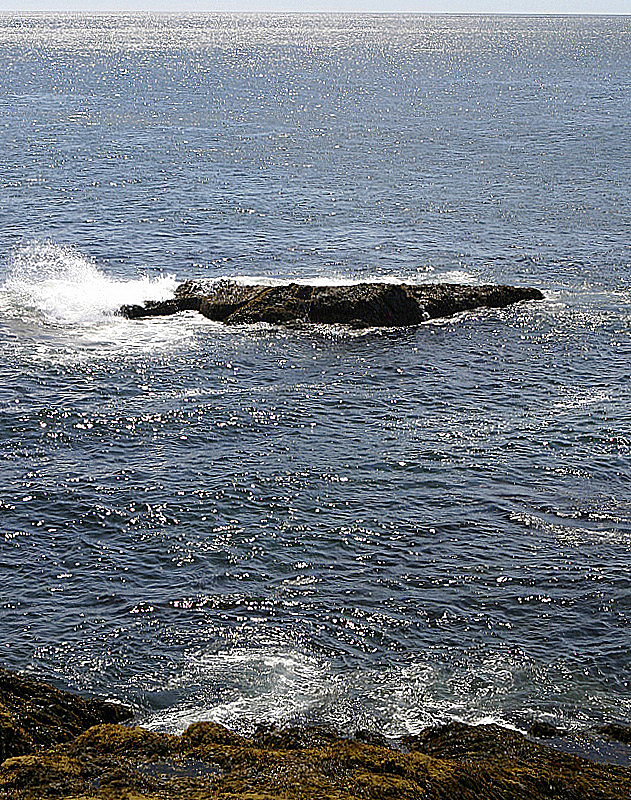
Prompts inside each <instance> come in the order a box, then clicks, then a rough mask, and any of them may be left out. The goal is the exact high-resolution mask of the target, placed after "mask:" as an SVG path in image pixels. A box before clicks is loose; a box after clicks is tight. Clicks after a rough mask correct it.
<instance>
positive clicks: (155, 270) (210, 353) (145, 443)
mask: <svg viewBox="0 0 631 800" xmlns="http://www.w3.org/2000/svg"><path fill="white" fill-rule="evenodd" d="M0 52H1V55H2V63H3V70H2V72H1V73H0V88H1V91H0V110H1V112H2V114H1V117H0V120H1V122H0V145H1V146H0V189H1V191H0V230H2V234H3V235H2V237H0V374H1V380H0V452H1V455H2V466H1V468H0V481H1V483H0V519H1V520H2V527H1V529H0V530H1V533H2V538H0V619H1V624H0V648H1V650H0V652H1V654H2V655H1V663H2V664H4V665H5V666H7V667H9V668H11V669H19V670H25V671H27V672H29V673H31V674H34V675H36V676H38V677H42V678H46V679H50V680H53V681H55V682H56V683H57V685H60V686H66V687H69V688H73V689H78V690H81V691H90V692H99V693H104V694H107V695H110V696H114V697H118V698H120V699H122V700H124V701H125V702H128V703H131V704H132V705H133V707H134V708H135V709H136V710H137V712H138V714H139V718H140V719H141V720H142V721H143V722H144V723H145V724H147V725H149V726H151V727H155V728H160V729H167V730H181V729H183V728H184V727H185V726H186V725H187V724H188V723H189V722H192V721H195V720H198V719H204V718H206V719H213V720H216V721H219V722H223V723H225V724H228V725H230V726H231V727H233V728H236V729H240V730H248V729H251V728H252V727H254V726H255V725H257V724H258V723H260V722H276V723H279V724H311V723H316V722H318V723H319V722H324V723H327V724H332V725H334V726H335V727H337V728H338V729H339V730H340V731H342V732H351V731H354V730H355V729H356V728H367V729H372V730H380V731H382V732H385V733H386V734H387V735H391V736H397V735H400V734H402V733H405V732H409V731H417V730H419V729H420V728H422V727H424V726H425V725H428V724H432V723H436V722H440V721H444V720H447V719H453V718H457V719H464V720H467V721H474V722H479V721H481V720H488V719H493V720H497V721H500V722H502V723H503V724H507V725H514V726H516V727H518V728H520V729H525V728H527V727H528V725H529V724H530V722H531V721H532V720H533V719H546V720H548V721H550V722H554V723H556V724H562V725H565V726H569V727H574V728H581V727H584V726H586V725H590V724H593V723H595V722H598V721H600V720H607V721H610V720H619V721H622V722H627V723H628V722H629V721H630V719H631V689H630V680H631V675H630V650H631V571H630V567H629V562H630V556H631V461H630V456H631V411H630V410H629V409H630V407H631V404H630V400H631V392H630V389H629V386H630V375H631V366H630V364H631V339H630V333H631V291H630V287H631V191H630V188H629V187H631V147H630V145H629V140H628V131H629V129H630V128H631V99H630V98H631V94H630V93H629V88H630V86H631V60H630V59H629V53H630V52H631V18H629V17H616V18H614V17H611V18H606V17H572V18H563V17H554V18H551V17H537V18H527V17H449V16H444V17H441V16H396V15H394V16H368V15H366V16H362V15H358V16H349V15H331V16H327V15H319V16H303V15H296V16H291V15H288V16H285V15H278V16H256V15H243V16H239V15H236V16H230V15H216V16H213V15H209V16H201V15H200V16H163V17H161V16H158V17H153V16H131V15H130V16H104V17H94V16H80V15H77V16H53V15H49V16H47V15H40V16H36V17H25V16H19V15H14V16H11V15H5V16H0ZM200 276H201V277H205V278H221V277H232V278H237V279H239V280H255V279H261V280H265V281H270V282H273V281H280V282H283V281H287V280H294V279H297V280H301V281H317V282H324V283H326V282H338V283H339V282H342V283H343V282H348V281H357V280H393V281H395V280H396V281H400V280H405V281H411V282H415V283H418V282H424V281H435V280H452V281H461V282H468V283H484V282H511V283H517V284H523V285H533V286H537V287H539V288H540V289H541V290H542V291H543V292H544V294H545V300H544V301H543V302H539V303H528V304H521V305H518V306H515V307H512V308H509V309H505V310H482V311H476V312H472V313H467V314H463V315H460V316H458V317H456V318H453V319H449V320H443V321H434V322H430V323H427V324H424V325H421V326H419V327H416V328H412V329H406V330H400V329H397V330H368V331H359V332H358V331H351V330H347V329H345V328H343V327H339V328H338V327H332V328H326V327H317V326H303V327H300V326H299V327H296V328H291V329H283V328H278V329H276V328H273V327H270V326H265V325H261V326H243V327H236V328H227V327H223V326H221V325H219V324H215V323H212V322H210V321H208V320H205V319H203V318H202V317H201V316H199V315H196V314H193V313H185V314H182V315H178V316H176V317H170V318H162V319H150V320H144V321H128V320H124V319H122V318H120V317H117V316H116V315H115V311H116V309H117V308H118V307H119V306H120V305H121V304H123V303H129V302H141V301H142V300H144V299H149V298H152V299H160V298H165V297H169V296H170V295H171V293H172V292H173V290H174V288H175V286H176V285H177V284H178V282H180V281H182V280H184V279H187V278H190V277H200Z"/></svg>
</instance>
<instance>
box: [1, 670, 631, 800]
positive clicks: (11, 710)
mask: <svg viewBox="0 0 631 800" xmlns="http://www.w3.org/2000/svg"><path fill="white" fill-rule="evenodd" d="M131 718H132V715H131V712H130V711H129V709H127V708H125V707H124V706H121V705H116V704H114V703H111V702H105V701H102V700H96V699H85V698H82V697H79V696H77V695H74V694H71V693H69V692H63V691H60V690H58V689H55V688H54V687H52V686H49V685H47V684H45V683H41V682H39V681H34V680H32V679H28V678H23V677H20V676H17V675H15V674H13V673H10V672H7V671H5V670H0V761H1V762H2V763H1V764H0V798H6V799H7V800H14V798H15V799H16V800H31V799H32V800H35V798H66V799H67V800H70V798H74V800H79V798H81V799H83V798H127V800H158V798H161V800H180V799H182V800H183V798H187V800H201V799H202V798H224V799H225V800H228V798H230V800H238V799H240V800H246V799H247V800H285V799H286V800H290V799H291V800H294V799H297V798H301V800H307V799H309V800H310V799H313V800H351V799H354V798H357V800H359V799H360V798H363V799H364V800H366V799H369V800H385V798H396V799H397V800H407V799H408V798H409V799H410V800H411V799H412V798H415V800H417V799H418V798H424V800H487V799H488V800H582V799H583V798H584V800H618V799H619V800H623V798H624V800H628V798H629V797H631V768H630V767H629V760H627V762H626V766H620V765H613V764H605V763H596V762H595V761H593V760H589V759H586V758H583V757H580V756H577V755H572V754H570V753H568V752H562V751H561V750H558V749H555V748H552V747H549V746H546V745H545V744H543V743H542V742H541V737H542V736H555V735H559V736H560V735H561V732H560V731H557V730H556V729H553V728H551V726H545V725H544V726H543V727H541V729H539V730H535V731H534V732H533V735H532V736H528V737H527V736H524V735H522V734H520V733H517V732H515V731H511V730H506V729H504V728H501V727H499V726H498V725H478V726H470V725H464V724H462V723H451V724H449V725H445V726H441V727H436V728H428V729H426V730H424V731H422V732H421V733H420V734H418V735H416V736H407V737H405V738H404V739H403V740H401V742H400V743H399V746H398V747H396V748H395V747H392V746H390V745H388V744H387V743H386V741H385V740H384V739H383V738H381V737H379V736H377V735H375V734H369V733H366V732H361V731H358V732H357V733H356V735H355V736H354V737H353V738H341V737H339V736H337V735H335V734H334V733H332V732H331V731H327V730H322V729H319V728H310V729H288V730H276V729H271V728H261V729H260V730H258V731H257V732H256V733H255V734H253V735H252V736H240V735H238V734H236V733H233V732H231V731H229V730H228V729H226V728H224V727H222V726H221V725H217V724H215V723H212V722H198V723H195V724H193V725H191V726H190V727H189V728H188V729H187V730H186V731H185V732H184V733H183V734H182V735H181V736H173V735H169V734H166V733H156V732H152V731H148V730H145V729H143V728H140V727H134V726H131V725H129V724H121V723H122V722H125V721H127V722H130V720H131ZM535 734H538V736H539V738H537V735H535ZM594 735H597V736H600V737H604V738H603V741H605V740H607V739H609V740H611V739H615V740H617V741H620V742H623V743H624V744H622V745H620V746H621V747H623V748H628V747H629V745H631V728H628V727H625V726H623V725H610V726H604V727H602V728H600V729H598V730H596V731H595V732H594Z"/></svg>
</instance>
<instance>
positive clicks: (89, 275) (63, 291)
mask: <svg viewBox="0 0 631 800" xmlns="http://www.w3.org/2000/svg"><path fill="white" fill-rule="evenodd" d="M176 285H177V280H176V277H175V276H174V275H159V276H157V277H148V276H142V275H139V276H138V277H137V278H134V279H116V278H113V277H111V276H109V275H106V274H105V273H104V272H102V271H101V270H100V269H99V268H98V267H97V265H96V264H95V263H94V262H93V261H91V260H90V259H89V258H86V256H84V255H83V254H82V253H80V252H79V251H78V250H76V249H74V248H72V247H64V246H61V245H58V244H54V243H51V242H34V243H29V244H26V245H23V246H21V247H18V248H16V249H15V250H14V251H13V253H12V255H11V258H10V259H9V264H8V269H7V277H6V280H5V281H4V283H3V284H2V285H1V286H0V312H2V313H4V314H8V315H11V316H15V317H20V318H26V319H28V318H30V319H33V318H35V319H39V320H41V321H43V322H45V323H49V324H57V325H80V326H84V325H94V324H97V323H99V322H102V321H103V319H104V317H108V316H111V315H113V314H114V313H115V312H116V311H117V310H118V309H119V308H120V306H121V305H123V304H125V303H142V302H144V301H145V300H164V299H167V298H168V297H171V296H172V294H173V292H174V290H175V287H176Z"/></svg>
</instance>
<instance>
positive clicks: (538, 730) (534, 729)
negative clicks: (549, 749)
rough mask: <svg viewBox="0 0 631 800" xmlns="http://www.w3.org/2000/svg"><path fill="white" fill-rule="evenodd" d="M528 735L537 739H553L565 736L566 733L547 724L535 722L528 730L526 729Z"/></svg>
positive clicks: (539, 721)
mask: <svg viewBox="0 0 631 800" xmlns="http://www.w3.org/2000/svg"><path fill="white" fill-rule="evenodd" d="M528 733H529V735H530V736H534V737H535V738H537V739H555V738H557V737H559V736H565V734H566V731H562V730H560V729H559V728H556V727H555V726H554V725H551V724H550V723H549V722H543V721H541V720H536V721H535V722H533V723H532V725H531V726H530V728H528Z"/></svg>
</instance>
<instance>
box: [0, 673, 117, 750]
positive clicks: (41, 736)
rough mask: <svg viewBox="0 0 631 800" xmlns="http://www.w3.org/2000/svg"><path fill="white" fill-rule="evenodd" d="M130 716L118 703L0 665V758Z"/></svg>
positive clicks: (51, 743) (71, 737)
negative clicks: (62, 687)
mask: <svg viewBox="0 0 631 800" xmlns="http://www.w3.org/2000/svg"><path fill="white" fill-rule="evenodd" d="M131 716H132V714H131V711H130V710H129V709H128V708H125V707H124V706H122V705H117V704H114V703H108V702H105V701H103V700H98V699H94V698H91V699H85V698H83V697H79V696H78V695H75V694H71V693H70V692H63V691H60V690H59V689H56V688H55V687H54V686H49V685H48V684H45V683H41V682H40V681H35V680H31V679H29V678H24V677H21V676H19V675H15V674H14V673H12V672H8V671H7V670H4V669H0V760H3V759H5V758H8V757H9V756H15V755H23V754H25V753H31V752H33V751H34V750H35V749H36V748H38V747H50V746H51V745H53V744H58V743H61V742H67V741H69V740H71V739H74V737H75V736H77V735H78V734H80V733H81V732H82V731H85V730H86V729H87V728H90V727H91V726H92V725H97V724H99V723H103V722H122V721H123V720H125V719H129V718H130V717H131Z"/></svg>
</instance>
